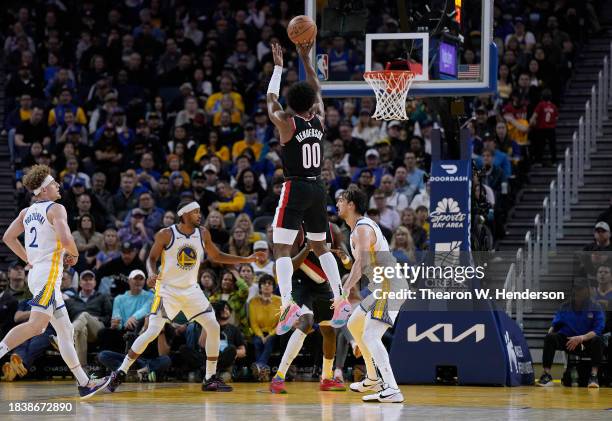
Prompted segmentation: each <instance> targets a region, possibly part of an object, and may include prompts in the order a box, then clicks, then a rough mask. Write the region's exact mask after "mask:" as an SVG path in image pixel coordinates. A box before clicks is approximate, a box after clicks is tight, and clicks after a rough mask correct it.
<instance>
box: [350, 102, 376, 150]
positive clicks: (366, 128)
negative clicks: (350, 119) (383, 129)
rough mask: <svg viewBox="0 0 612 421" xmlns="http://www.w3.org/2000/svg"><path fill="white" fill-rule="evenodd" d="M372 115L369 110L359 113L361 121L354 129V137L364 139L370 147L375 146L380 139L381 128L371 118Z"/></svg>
mask: <svg viewBox="0 0 612 421" xmlns="http://www.w3.org/2000/svg"><path fill="white" fill-rule="evenodd" d="M370 114H371V112H370V110H368V109H367V108H363V109H361V111H359V119H358V121H357V124H355V127H354V128H353V132H352V136H353V137H356V138H359V139H362V140H363V141H364V142H366V144H367V145H368V146H374V144H375V143H376V142H377V141H378V140H379V139H380V127H379V126H378V125H377V124H376V122H375V120H373V119H372V118H371V117H370Z"/></svg>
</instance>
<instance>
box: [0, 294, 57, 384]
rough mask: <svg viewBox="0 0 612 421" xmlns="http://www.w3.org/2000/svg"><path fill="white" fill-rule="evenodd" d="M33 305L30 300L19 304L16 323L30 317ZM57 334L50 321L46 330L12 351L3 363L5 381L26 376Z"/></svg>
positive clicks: (25, 320) (15, 317) (15, 318)
mask: <svg viewBox="0 0 612 421" xmlns="http://www.w3.org/2000/svg"><path fill="white" fill-rule="evenodd" d="M31 310H32V306H31V305H30V301H29V300H23V301H21V302H20V303H19V304H18V305H17V311H16V312H15V316H14V318H13V320H14V322H15V324H20V323H25V322H27V321H28V320H29V318H30V312H31ZM55 336H56V333H55V330H54V329H53V327H52V326H51V324H50V323H49V325H48V326H47V328H46V329H45V331H44V332H42V333H41V334H40V335H37V336H34V337H32V338H30V339H28V340H27V341H25V342H24V343H22V344H21V345H19V346H18V347H17V348H15V349H13V350H12V351H11V354H10V356H9V361H7V362H5V363H4V364H3V365H2V375H3V378H2V379H3V380H4V381H9V382H12V381H13V380H15V379H16V378H20V377H24V376H26V375H27V374H28V371H29V369H30V368H31V367H32V366H33V365H34V363H35V362H36V360H37V359H39V358H40V357H41V356H43V355H44V353H45V351H46V350H47V349H49V348H51V343H52V341H54V339H53V338H54V337H55Z"/></svg>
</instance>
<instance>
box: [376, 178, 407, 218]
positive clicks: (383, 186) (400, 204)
mask: <svg viewBox="0 0 612 421" xmlns="http://www.w3.org/2000/svg"><path fill="white" fill-rule="evenodd" d="M380 190H381V192H382V193H383V194H384V195H385V206H387V207H388V208H391V209H395V210H396V211H397V212H401V211H403V210H404V209H406V208H407V207H408V199H407V198H406V196H405V195H404V194H403V193H400V192H399V191H397V190H396V189H395V180H394V178H393V176H392V175H390V174H385V175H383V177H382V179H381V182H380ZM369 207H370V208H373V207H376V205H375V203H374V198H373V197H372V198H370V205H369Z"/></svg>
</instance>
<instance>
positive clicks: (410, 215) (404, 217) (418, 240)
mask: <svg viewBox="0 0 612 421" xmlns="http://www.w3.org/2000/svg"><path fill="white" fill-rule="evenodd" d="M401 223H402V226H403V227H406V228H408V231H410V234H411V235H412V241H413V242H414V245H415V246H416V247H417V248H418V249H420V250H424V249H425V245H426V244H427V233H426V232H425V230H424V229H423V228H422V227H421V226H419V225H418V223H417V219H416V212H415V211H414V209H412V208H406V209H404V210H403V211H402V214H401Z"/></svg>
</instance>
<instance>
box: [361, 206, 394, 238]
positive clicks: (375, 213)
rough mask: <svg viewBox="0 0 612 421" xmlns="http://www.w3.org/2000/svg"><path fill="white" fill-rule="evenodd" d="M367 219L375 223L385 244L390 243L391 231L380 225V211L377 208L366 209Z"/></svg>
mask: <svg viewBox="0 0 612 421" xmlns="http://www.w3.org/2000/svg"><path fill="white" fill-rule="evenodd" d="M367 217H368V218H370V219H371V220H373V221H374V222H376V223H377V224H378V226H379V228H380V232H382V235H383V236H384V237H385V239H386V240H387V242H390V241H391V237H392V236H393V231H391V230H390V229H389V228H387V226H386V225H383V224H381V223H380V211H379V210H378V208H370V209H368V212H367Z"/></svg>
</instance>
